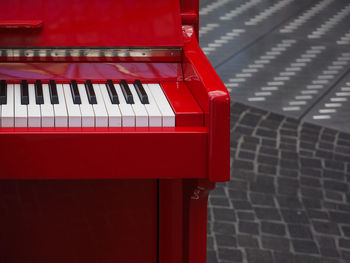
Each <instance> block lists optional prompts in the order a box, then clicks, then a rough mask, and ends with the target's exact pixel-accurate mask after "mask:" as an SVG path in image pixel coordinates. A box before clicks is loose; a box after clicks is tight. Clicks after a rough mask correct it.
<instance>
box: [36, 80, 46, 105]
mask: <svg viewBox="0 0 350 263" xmlns="http://www.w3.org/2000/svg"><path fill="white" fill-rule="evenodd" d="M35 101H36V104H44V94H43V84H42V83H41V80H37V81H35Z"/></svg>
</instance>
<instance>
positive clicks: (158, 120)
mask: <svg viewBox="0 0 350 263" xmlns="http://www.w3.org/2000/svg"><path fill="white" fill-rule="evenodd" d="M143 88H144V89H145V91H146V93H147V96H148V101H149V104H144V105H145V108H146V110H147V112H148V116H149V126H150V127H162V114H161V113H160V111H159V109H158V106H157V103H156V101H155V100H154V98H153V96H152V94H151V91H150V90H149V87H148V85H145V84H143Z"/></svg>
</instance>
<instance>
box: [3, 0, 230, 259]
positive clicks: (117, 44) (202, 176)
mask: <svg viewBox="0 0 350 263" xmlns="http://www.w3.org/2000/svg"><path fill="white" fill-rule="evenodd" d="M0 7H1V12H0V262H2V263H17V262H21V263H23V262H35V263H43V262H50V263H56V262H57V263H58V262H60V263H62V262H66V263H70V262H84V263H90V262H96V263H109V262H143V263H146V262H147V263H148V262H153V263H156V262H158V263H159V262H160V263H165V262H166V263H179V262H184V263H195V262H206V227H207V199H208V194H209V191H210V190H211V189H213V188H214V186H215V182H222V181H227V180H229V160H230V157H229V130H230V125H229V120H230V116H229V114H230V113H229V112H230V99H229V95H228V92H227V90H226V88H225V87H224V85H223V83H222V82H221V80H220V79H219V77H218V76H217V74H216V73H215V71H214V69H213V68H212V66H211V65H210V63H209V61H208V60H207V58H206V57H205V55H204V54H203V52H202V51H201V49H200V47H199V45H198V1H197V0H188V1H185V0H180V1H179V0H167V1H163V0H142V1H130V0H118V1H116V0H103V1H101V0H85V1H83V0H61V1H57V0H11V1H1V5H0Z"/></svg>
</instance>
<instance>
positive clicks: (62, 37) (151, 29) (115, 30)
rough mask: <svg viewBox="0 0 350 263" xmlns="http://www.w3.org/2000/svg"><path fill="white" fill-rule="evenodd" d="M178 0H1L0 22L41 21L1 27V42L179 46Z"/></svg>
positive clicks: (16, 44) (15, 44)
mask: <svg viewBox="0 0 350 263" xmlns="http://www.w3.org/2000/svg"><path fill="white" fill-rule="evenodd" d="M180 19H181V18H180V3H179V1H178V0H168V1H163V0H142V1H136V2H135V1H129V0H118V1H115V0H103V1H101V0H61V1H56V0H30V1H22V0H10V1H1V13H0V21H4V20H5V21H7V23H8V21H9V20H15V21H18V20H42V21H43V26H42V27H41V28H17V29H16V28H9V29H1V31H0V46H1V47H70V46H72V47H106V46H110V47H116V46H118V47H120V46H126V47H132V46H134V47H159V46H182V44H183V40H182V36H181V20H180Z"/></svg>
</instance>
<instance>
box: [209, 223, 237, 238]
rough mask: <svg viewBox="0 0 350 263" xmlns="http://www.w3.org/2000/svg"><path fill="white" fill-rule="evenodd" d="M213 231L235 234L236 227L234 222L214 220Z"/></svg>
mask: <svg viewBox="0 0 350 263" xmlns="http://www.w3.org/2000/svg"><path fill="white" fill-rule="evenodd" d="M213 231H214V232H215V233H218V234H225V235H234V234H235V233H236V228H235V225H234V224H232V223H223V222H220V223H219V222H214V226H213Z"/></svg>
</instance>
